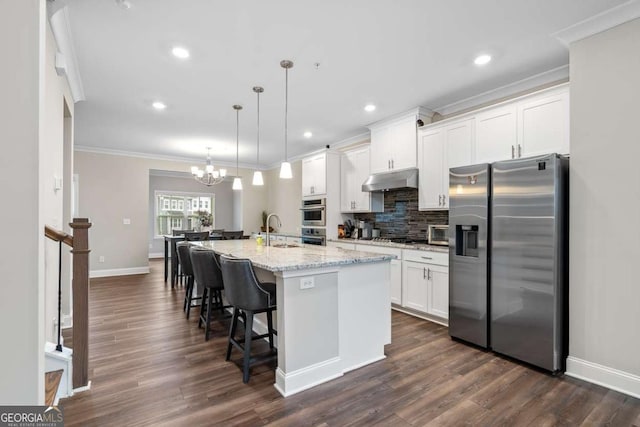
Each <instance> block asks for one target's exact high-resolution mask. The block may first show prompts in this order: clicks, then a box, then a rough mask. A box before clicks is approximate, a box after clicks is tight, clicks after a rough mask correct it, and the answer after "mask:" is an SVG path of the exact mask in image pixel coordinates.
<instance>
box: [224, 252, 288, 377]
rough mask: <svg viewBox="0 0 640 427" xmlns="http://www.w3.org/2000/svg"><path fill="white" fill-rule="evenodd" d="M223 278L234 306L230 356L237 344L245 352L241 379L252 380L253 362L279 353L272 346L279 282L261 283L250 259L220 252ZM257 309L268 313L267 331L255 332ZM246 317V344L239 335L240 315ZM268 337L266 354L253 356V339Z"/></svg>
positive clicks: (228, 298)
mask: <svg viewBox="0 0 640 427" xmlns="http://www.w3.org/2000/svg"><path fill="white" fill-rule="evenodd" d="M220 268H221V270H222V280H223V282H224V283H225V284H226V285H227V286H226V287H225V296H226V297H227V300H228V301H229V303H230V304H231V305H232V306H233V319H232V320H231V327H230V328H229V344H228V346H227V357H226V360H229V358H230V357H231V348H232V346H233V347H236V348H237V349H239V350H241V351H242V352H243V353H244V360H243V364H242V365H243V368H242V381H243V382H244V383H245V384H246V383H247V382H249V369H250V367H251V365H252V364H255V363H262V362H265V361H267V360H272V359H273V358H274V356H275V354H276V351H275V349H274V347H273V335H274V334H276V335H277V331H276V330H275V329H273V311H274V310H275V309H276V284H275V283H261V282H259V281H258V279H257V278H256V275H255V272H254V270H253V266H252V265H251V261H250V260H248V259H238V258H230V257H227V256H224V255H220ZM257 313H266V314H267V323H268V325H267V329H268V330H267V333H266V334H262V335H257V336H253V333H252V332H253V316H254V314H257ZM239 316H242V317H243V318H244V346H243V345H242V344H241V343H240V342H239V341H238V340H237V339H236V337H235V335H236V328H237V325H238V317H239ZM266 337H269V348H270V349H271V351H270V353H269V354H268V355H266V356H267V357H264V356H263V357H256V358H253V359H252V358H251V341H252V340H254V339H262V338H266Z"/></svg>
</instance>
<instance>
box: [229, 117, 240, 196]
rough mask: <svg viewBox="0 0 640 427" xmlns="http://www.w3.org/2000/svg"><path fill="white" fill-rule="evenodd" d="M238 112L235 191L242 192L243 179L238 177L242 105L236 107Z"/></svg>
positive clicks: (233, 187)
mask: <svg viewBox="0 0 640 427" xmlns="http://www.w3.org/2000/svg"><path fill="white" fill-rule="evenodd" d="M233 109H234V110H236V176H235V178H233V186H232V187H231V188H232V189H233V190H242V178H241V177H240V176H239V175H238V163H239V158H240V110H242V105H234V106H233Z"/></svg>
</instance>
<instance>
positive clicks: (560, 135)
mask: <svg viewBox="0 0 640 427" xmlns="http://www.w3.org/2000/svg"><path fill="white" fill-rule="evenodd" d="M372 135H373V133H372ZM569 136H570V135H569V86H568V85H566V84H563V85H560V86H556V87H553V88H549V89H545V90H542V91H540V92H537V93H533V94H529V95H526V96H523V97H521V98H517V99H514V100H511V101H506V102H503V103H500V104H498V105H496V106H491V107H485V108H482V109H480V110H477V111H472V112H469V113H466V114H464V115H461V116H459V117H456V118H452V119H447V120H444V121H442V122H438V123H434V124H431V125H428V126H425V127H423V128H421V129H420V130H419V131H418V168H419V179H420V183H419V189H418V195H419V202H418V208H419V209H420V210H438V209H448V208H449V168H453V167H458V166H465V165H471V164H476V163H492V162H495V161H500V160H508V159H518V158H521V157H529V156H535V155H540V154H548V153H559V154H569V148H570V147H569V145H570V144H569V141H570V138H569ZM383 166H384V165H383Z"/></svg>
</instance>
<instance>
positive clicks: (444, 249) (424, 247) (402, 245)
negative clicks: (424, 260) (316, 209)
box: [327, 239, 449, 253]
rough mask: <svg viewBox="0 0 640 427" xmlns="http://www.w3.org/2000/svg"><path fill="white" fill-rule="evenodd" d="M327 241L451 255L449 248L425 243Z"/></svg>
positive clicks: (358, 240) (359, 240)
mask: <svg viewBox="0 0 640 427" xmlns="http://www.w3.org/2000/svg"><path fill="white" fill-rule="evenodd" d="M327 241H328V242H341V243H355V244H356V245H373V246H384V247H387V248H397V249H416V250H419V251H431V252H442V253H449V246H440V245H427V244H424V243H393V242H378V241H374V240H361V239H327Z"/></svg>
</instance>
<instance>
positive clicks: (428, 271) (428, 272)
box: [427, 268, 431, 280]
mask: <svg viewBox="0 0 640 427" xmlns="http://www.w3.org/2000/svg"><path fill="white" fill-rule="evenodd" d="M427 280H431V269H430V268H427Z"/></svg>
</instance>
